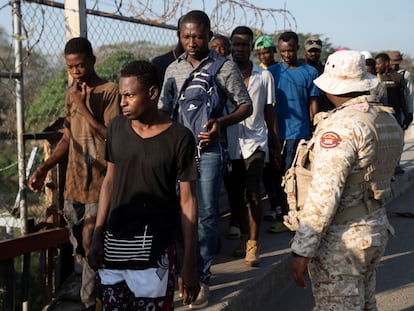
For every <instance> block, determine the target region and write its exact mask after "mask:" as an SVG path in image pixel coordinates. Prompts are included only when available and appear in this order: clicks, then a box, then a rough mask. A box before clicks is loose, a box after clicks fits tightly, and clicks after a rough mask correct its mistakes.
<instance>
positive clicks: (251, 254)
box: [244, 240, 260, 267]
mask: <svg viewBox="0 0 414 311" xmlns="http://www.w3.org/2000/svg"><path fill="white" fill-rule="evenodd" d="M244 261H245V263H246V265H248V266H250V267H258V266H259V263H260V259H259V243H258V242H257V241H256V240H248V241H247V243H246V257H245V258H244Z"/></svg>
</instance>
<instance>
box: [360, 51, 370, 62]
mask: <svg viewBox="0 0 414 311" xmlns="http://www.w3.org/2000/svg"><path fill="white" fill-rule="evenodd" d="M361 54H362V55H364V56H365V60H367V59H369V58H373V57H372V55H371V53H370V52H368V51H361Z"/></svg>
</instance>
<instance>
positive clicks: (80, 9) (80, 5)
mask: <svg viewBox="0 0 414 311" xmlns="http://www.w3.org/2000/svg"><path fill="white" fill-rule="evenodd" d="M64 6H65V23H66V40H69V39H71V38H74V37H84V38H86V37H87V27H86V1H85V0H65V2H64Z"/></svg>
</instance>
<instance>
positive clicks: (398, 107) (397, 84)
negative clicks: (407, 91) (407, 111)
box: [381, 71, 406, 125]
mask: <svg viewBox="0 0 414 311" xmlns="http://www.w3.org/2000/svg"><path fill="white" fill-rule="evenodd" d="M381 81H382V82H384V84H385V86H386V88H387V102H388V106H391V107H392V108H394V112H395V113H394V116H395V118H396V119H397V121H398V123H399V124H400V125H402V121H403V120H404V119H403V118H402V116H401V114H402V112H403V111H404V110H403V107H404V106H405V105H406V103H405V97H404V85H405V82H404V77H403V76H402V75H401V74H399V73H398V72H396V71H391V72H387V73H384V74H382V75H381Z"/></svg>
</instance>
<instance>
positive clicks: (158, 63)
mask: <svg viewBox="0 0 414 311" xmlns="http://www.w3.org/2000/svg"><path fill="white" fill-rule="evenodd" d="M177 56H178V55H177ZM175 59H176V57H175V55H174V50H171V51H169V52H167V53H165V54H162V55H159V56H157V57H154V59H153V60H152V61H151V63H152V64H153V65H154V66H155V68H156V69H157V73H158V79H159V81H160V84H161V85H162V83H163V81H164V75H165V70H167V67H168V65H169V64H171V63H172V62H173V61H175Z"/></svg>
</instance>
